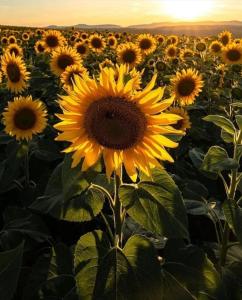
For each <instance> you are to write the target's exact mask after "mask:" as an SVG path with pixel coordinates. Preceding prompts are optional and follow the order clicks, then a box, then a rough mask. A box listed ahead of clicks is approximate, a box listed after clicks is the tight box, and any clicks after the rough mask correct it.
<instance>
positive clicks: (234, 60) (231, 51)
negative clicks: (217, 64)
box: [222, 44, 242, 65]
mask: <svg viewBox="0 0 242 300" xmlns="http://www.w3.org/2000/svg"><path fill="white" fill-rule="evenodd" d="M222 58H223V60H224V62H225V63H226V64H228V65H233V64H242V45H240V44H229V45H228V46H226V47H225V48H223V51H222Z"/></svg>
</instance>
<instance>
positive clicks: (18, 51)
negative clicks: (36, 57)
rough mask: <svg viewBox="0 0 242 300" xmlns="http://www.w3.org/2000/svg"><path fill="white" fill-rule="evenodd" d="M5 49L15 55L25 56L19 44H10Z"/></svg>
mask: <svg viewBox="0 0 242 300" xmlns="http://www.w3.org/2000/svg"><path fill="white" fill-rule="evenodd" d="M5 51H6V53H7V52H9V53H10V54H14V55H15V56H23V49H22V48H21V47H19V45H17V44H10V45H9V46H8V47H7V48H6V50H5Z"/></svg>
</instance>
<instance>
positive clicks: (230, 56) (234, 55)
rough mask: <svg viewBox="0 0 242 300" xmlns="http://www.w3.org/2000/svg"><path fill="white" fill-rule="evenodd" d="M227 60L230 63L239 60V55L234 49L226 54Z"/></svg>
mask: <svg viewBox="0 0 242 300" xmlns="http://www.w3.org/2000/svg"><path fill="white" fill-rule="evenodd" d="M227 58H228V59H229V60H230V61H238V60H240V59H241V53H240V52H239V51H238V50H236V49H231V50H229V51H228V52H227Z"/></svg>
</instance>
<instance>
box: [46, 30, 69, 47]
mask: <svg viewBox="0 0 242 300" xmlns="http://www.w3.org/2000/svg"><path fill="white" fill-rule="evenodd" d="M42 40H43V42H44V43H45V46H44V48H45V50H46V51H47V52H51V51H53V50H55V49H57V48H58V47H62V46H63V45H64V44H65V42H66V40H65V38H64V37H63V35H62V34H61V32H60V31H57V30H48V31H45V32H44V34H43V37H42Z"/></svg>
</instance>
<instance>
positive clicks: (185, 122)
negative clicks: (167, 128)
mask: <svg viewBox="0 0 242 300" xmlns="http://www.w3.org/2000/svg"><path fill="white" fill-rule="evenodd" d="M168 112H169V113H171V114H175V115H178V116H181V117H182V119H181V120H179V121H178V122H177V123H176V124H175V125H173V127H174V128H175V129H177V130H183V131H186V130H187V129H189V128H191V122H190V117H189V115H188V113H187V111H186V110H185V109H184V108H182V107H175V106H173V107H170V108H169V110H168Z"/></svg>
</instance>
